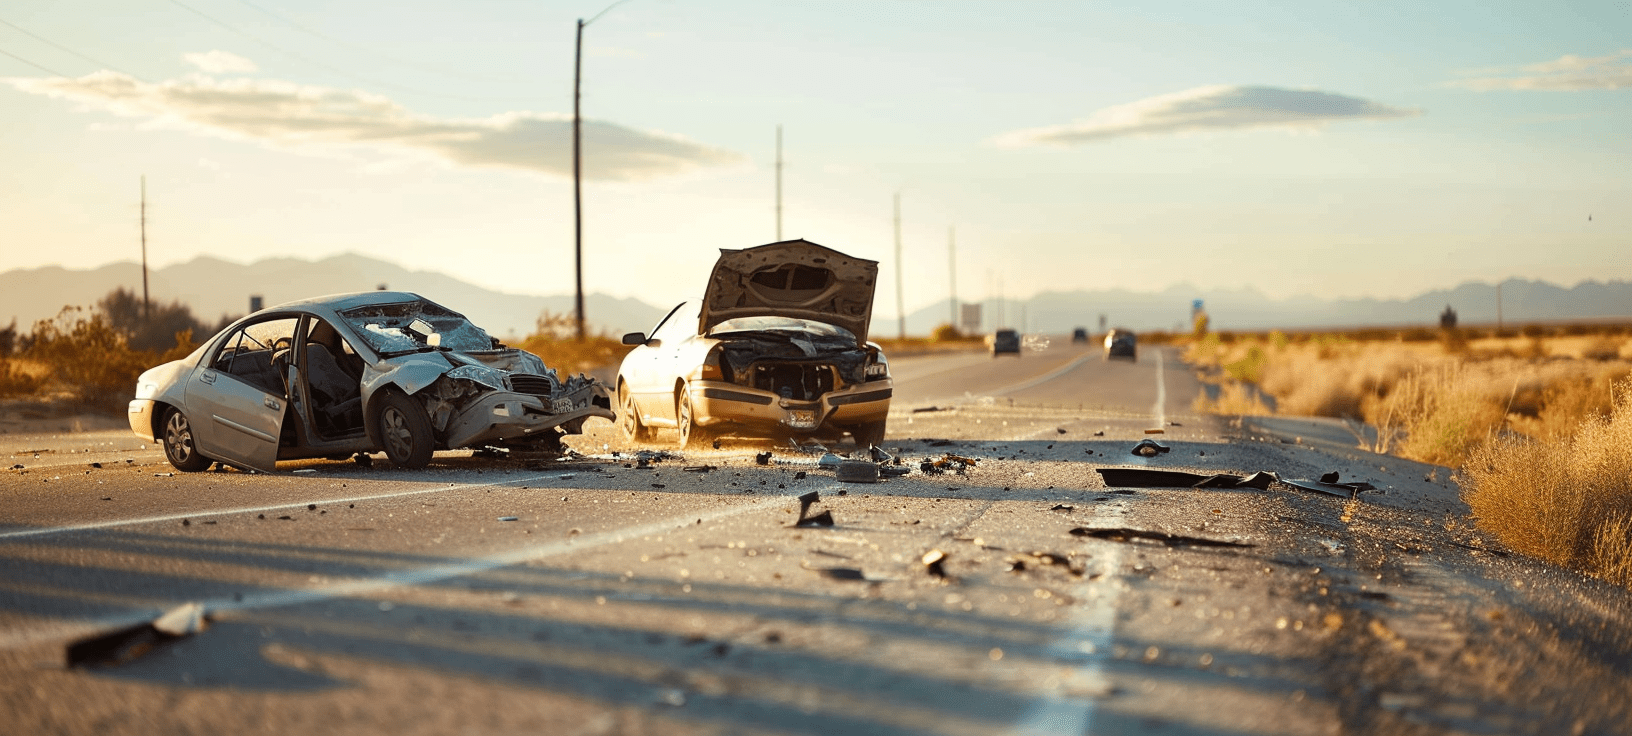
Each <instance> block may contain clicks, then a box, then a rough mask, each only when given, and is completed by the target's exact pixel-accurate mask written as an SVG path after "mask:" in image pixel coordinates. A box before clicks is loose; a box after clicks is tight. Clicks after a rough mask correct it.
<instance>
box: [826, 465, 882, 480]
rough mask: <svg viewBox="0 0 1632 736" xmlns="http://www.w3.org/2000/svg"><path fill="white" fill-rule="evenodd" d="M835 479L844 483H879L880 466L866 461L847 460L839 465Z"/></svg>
mask: <svg viewBox="0 0 1632 736" xmlns="http://www.w3.org/2000/svg"><path fill="white" fill-rule="evenodd" d="M834 477H835V478H837V479H838V480H839V481H840V482H842V483H877V482H878V465H876V464H874V463H870V462H867V461H866V460H845V461H843V462H841V463H839V465H838V468H837V469H836V470H835V473H834Z"/></svg>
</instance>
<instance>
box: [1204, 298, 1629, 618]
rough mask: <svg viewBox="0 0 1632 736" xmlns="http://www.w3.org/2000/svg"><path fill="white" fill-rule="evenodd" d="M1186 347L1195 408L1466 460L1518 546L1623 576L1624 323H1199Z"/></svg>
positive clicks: (1496, 528) (1464, 478)
mask: <svg viewBox="0 0 1632 736" xmlns="http://www.w3.org/2000/svg"><path fill="white" fill-rule="evenodd" d="M1186 358H1187V359H1188V360H1189V361H1190V362H1191V364H1192V365H1195V366H1197V367H1198V368H1199V369H1201V370H1202V372H1203V378H1204V380H1206V381H1207V382H1209V383H1210V384H1212V386H1211V387H1210V388H1209V391H1208V392H1207V394H1206V395H1203V396H1201V397H1198V399H1197V400H1196V404H1195V408H1197V409H1198V410H1203V411H1210V412H1214V413H1220V414H1236V415H1243V414H1245V415H1269V414H1278V415H1294V416H1325V417H1337V418H1341V419H1344V420H1347V421H1350V422H1351V423H1355V425H1356V426H1355V429H1356V439H1357V441H1360V442H1361V444H1363V445H1365V446H1367V447H1368V449H1371V450H1373V451H1376V452H1382V453H1390V454H1394V455H1398V456H1401V457H1405V458H1410V459H1413V460H1419V461H1422V462H1427V463H1434V464H1438V465H1446V466H1450V467H1453V468H1460V472H1459V474H1458V475H1457V476H1456V479H1457V480H1458V481H1459V482H1460V483H1461V486H1462V492H1463V498H1464V500H1466V501H1467V502H1468V505H1469V506H1470V508H1472V509H1473V515H1474V517H1475V520H1476V521H1477V522H1478V524H1479V526H1480V528H1482V529H1484V530H1485V531H1487V532H1489V533H1491V534H1493V535H1494V536H1496V538H1498V539H1500V540H1501V541H1502V542H1503V543H1504V544H1506V545H1508V546H1509V547H1511V548H1512V549H1514V550H1516V551H1519V552H1522V553H1524V554H1529V555H1533V556H1536V557H1540V558H1542V559H1546V560H1549V561H1551V562H1555V563H1557V564H1561V565H1565V566H1568V567H1571V568H1574V569H1577V570H1581V571H1584V572H1587V573H1589V574H1592V575H1596V576H1599V577H1602V578H1604V579H1606V580H1610V581H1612V582H1615V583H1616V584H1619V585H1622V586H1626V587H1629V588H1632V453H1629V452H1628V450H1627V448H1629V447H1632V326H1629V325H1591V326H1581V325H1572V326H1562V327H1547V326H1528V327H1525V328H1524V329H1522V330H1520V331H1519V332H1517V333H1512V334H1495V333H1494V332H1491V331H1476V330H1466V329H1460V330H1459V329H1456V328H1450V329H1446V330H1428V329H1421V330H1405V331H1394V332H1385V331H1366V332H1356V333H1343V334H1333V333H1326V334H1316V333H1310V334H1287V333H1281V332H1271V333H1268V334H1261V335H1259V334H1252V335H1230V334H1219V333H1207V334H1206V335H1204V336H1201V337H1199V338H1197V339H1195V340H1193V341H1192V342H1191V343H1190V344H1189V346H1188V347H1187V349H1186ZM1360 422H1364V423H1366V424H1369V425H1371V427H1373V428H1374V429H1375V430H1376V434H1375V438H1374V439H1371V440H1369V441H1368V440H1364V439H1362V438H1365V437H1368V436H1369V435H1367V434H1365V433H1362V432H1361V431H1359V427H1358V423H1360Z"/></svg>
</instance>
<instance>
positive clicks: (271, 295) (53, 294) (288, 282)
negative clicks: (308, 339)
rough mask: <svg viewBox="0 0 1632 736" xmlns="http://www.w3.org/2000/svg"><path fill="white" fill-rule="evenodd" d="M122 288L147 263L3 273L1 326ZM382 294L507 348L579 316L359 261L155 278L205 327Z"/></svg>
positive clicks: (288, 263) (595, 315)
mask: <svg viewBox="0 0 1632 736" xmlns="http://www.w3.org/2000/svg"><path fill="white" fill-rule="evenodd" d="M121 286H123V287H125V288H127V289H130V290H132V291H134V292H136V293H137V294H138V295H139V294H141V290H142V269H141V266H140V265H139V264H136V263H131V262H120V263H112V264H108V265H106V266H101V267H99V268H94V269H90V270H73V269H66V268H62V267H60V266H46V267H42V268H32V269H17V270H13V271H7V272H5V273H0V326H3V325H6V324H9V323H10V322H11V320H12V319H15V320H16V321H17V328H18V330H19V331H24V332H27V331H30V330H32V329H33V325H34V323H35V322H36V321H38V320H42V319H50V318H51V317H54V316H56V314H57V313H58V312H59V311H61V310H62V308H63V307H64V306H91V305H93V304H95V303H96V302H97V300H99V299H101V298H102V297H103V296H105V295H106V294H107V293H108V292H110V291H113V290H114V289H116V288H118V287H121ZM381 286H385V287H386V288H390V289H393V290H398V291H412V292H415V293H418V294H420V295H422V296H425V297H427V298H429V299H430V300H432V301H434V302H436V303H438V304H441V305H442V306H445V307H448V308H449V309H452V310H454V311H456V312H460V313H462V314H464V315H465V316H466V317H469V318H470V320H471V321H472V322H475V323H476V324H477V325H480V326H481V327H482V328H483V329H485V330H487V331H488V332H489V333H491V334H492V335H494V336H496V337H500V338H506V339H509V338H515V337H522V336H526V335H530V334H532V333H533V332H535V331H536V325H537V320H538V318H539V316H540V315H542V314H543V313H544V312H546V311H548V312H550V313H552V314H567V315H570V314H572V309H573V304H572V302H573V298H572V295H570V294H565V295H558V296H532V295H524V294H509V293H505V292H499V291H493V290H491V289H486V288H483V287H480V286H476V285H474V284H470V283H467V282H464V281H460V280H458V279H455V278H453V277H451V276H447V275H445V274H441V273H435V272H431V271H411V270H408V269H406V268H403V267H401V266H398V265H396V264H393V263H389V262H386V261H381V260H377V259H374V258H368V257H366V256H360V255H356V254H350V253H348V254H344V255H338V256H333V257H330V258H324V259H322V260H318V261H306V260H300V259H295V258H269V259H265V260H261V261H256V262H254V263H250V264H240V263H233V262H231V261H224V260H221V259H218V258H211V257H207V256H201V257H199V258H195V259H193V260H191V261H188V262H186V263H180V264H176V265H173V266H167V267H165V268H160V269H154V270H152V271H150V272H149V274H148V291H149V294H150V298H151V299H152V300H153V301H155V302H159V303H168V302H171V301H180V302H181V303H183V304H186V305H187V306H188V307H189V308H191V309H192V311H193V315H194V316H196V317H197V318H198V319H199V320H200V321H202V322H204V323H205V324H213V323H215V322H216V321H217V320H218V319H219V318H220V317H222V316H224V315H231V316H239V315H244V314H248V313H249V306H250V297H251V296H252V295H259V296H260V297H261V298H262V303H263V304H264V305H265V306H269V307H270V306H273V305H276V304H281V303H283V302H288V301H294V300H296V299H305V298H308V297H313V296H321V295H324V294H338V293H342V292H348V291H370V290H373V289H376V288H379V287H381ZM584 312H585V314H586V316H587V323H588V324H587V327H588V329H590V330H591V331H605V332H607V333H610V334H622V333H623V332H633V331H636V330H647V329H651V326H652V324H654V323H655V322H657V320H658V319H659V318H661V317H662V316H663V314H662V313H661V312H659V311H658V309H657V308H656V307H653V306H651V305H648V304H646V303H644V302H641V301H639V300H637V299H619V298H615V297H611V296H607V295H604V294H585V295H584Z"/></svg>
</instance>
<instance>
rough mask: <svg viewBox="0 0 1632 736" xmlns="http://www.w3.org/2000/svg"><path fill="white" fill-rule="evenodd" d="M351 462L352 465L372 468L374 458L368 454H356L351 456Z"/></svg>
mask: <svg viewBox="0 0 1632 736" xmlns="http://www.w3.org/2000/svg"><path fill="white" fill-rule="evenodd" d="M351 461H352V462H354V463H357V464H358V465H361V466H363V467H365V468H372V467H374V456H373V455H370V454H368V453H366V452H359V453H357V454H356V455H355V456H353V457H352V458H351Z"/></svg>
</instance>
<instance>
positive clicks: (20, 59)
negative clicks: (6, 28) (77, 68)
mask: <svg viewBox="0 0 1632 736" xmlns="http://www.w3.org/2000/svg"><path fill="white" fill-rule="evenodd" d="M0 54H5V55H6V56H10V57H11V58H13V59H16V60H18V61H20V62H23V63H24V64H27V65H29V66H31V67H34V68H35V69H38V70H40V71H42V72H45V73H46V74H50V75H52V76H57V77H66V76H68V75H67V74H63V73H62V72H59V71H53V70H51V69H47V68H46V67H44V66H41V65H39V64H36V63H34V62H32V61H29V60H28V59H24V58H23V57H21V56H18V55H16V54H14V53H11V52H10V51H7V50H5V49H0Z"/></svg>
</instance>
